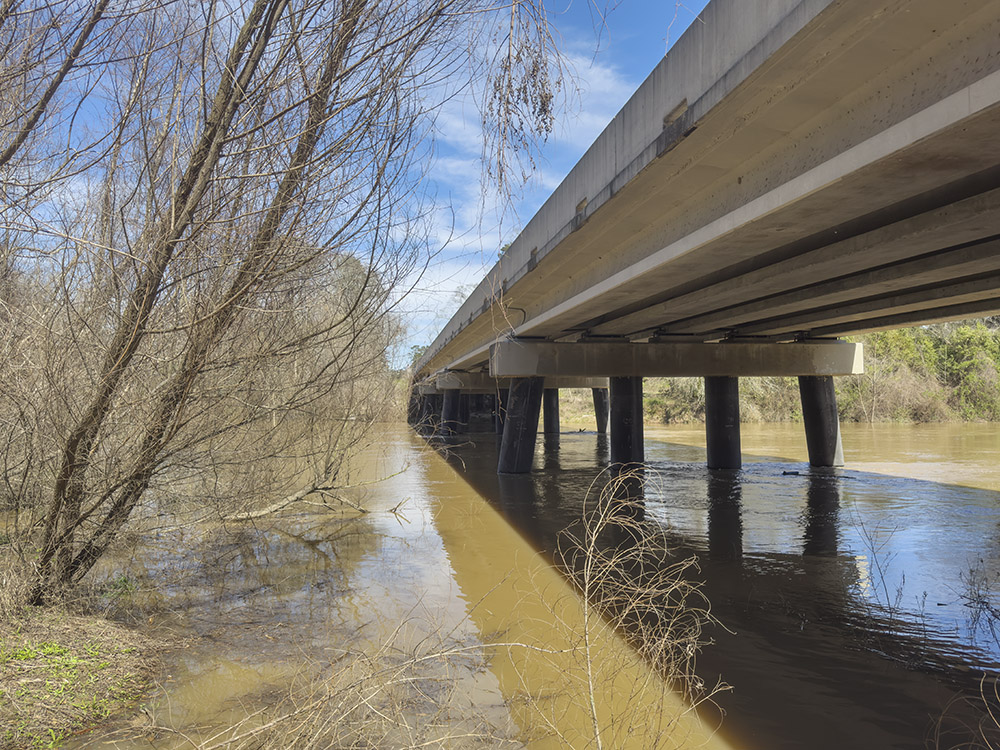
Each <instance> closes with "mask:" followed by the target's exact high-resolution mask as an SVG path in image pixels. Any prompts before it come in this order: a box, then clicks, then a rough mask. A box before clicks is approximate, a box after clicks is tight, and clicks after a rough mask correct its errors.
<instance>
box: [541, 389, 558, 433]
mask: <svg viewBox="0 0 1000 750" xmlns="http://www.w3.org/2000/svg"><path fill="white" fill-rule="evenodd" d="M542 432H544V433H545V434H546V435H558V434H559V389H558V388H546V389H545V391H544V392H543V394H542Z"/></svg>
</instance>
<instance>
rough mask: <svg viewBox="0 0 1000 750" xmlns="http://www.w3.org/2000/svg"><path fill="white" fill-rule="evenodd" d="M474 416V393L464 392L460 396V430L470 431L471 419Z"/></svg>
mask: <svg viewBox="0 0 1000 750" xmlns="http://www.w3.org/2000/svg"><path fill="white" fill-rule="evenodd" d="M471 417H472V394H471V393H462V394H461V395H460V396H459V397H458V429H457V431H458V432H468V431H469V421H470V419H471Z"/></svg>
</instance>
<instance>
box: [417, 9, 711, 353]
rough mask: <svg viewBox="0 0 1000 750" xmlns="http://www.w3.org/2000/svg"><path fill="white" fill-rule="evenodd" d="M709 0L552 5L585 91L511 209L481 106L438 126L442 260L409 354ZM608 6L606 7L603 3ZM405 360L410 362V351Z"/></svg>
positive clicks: (421, 292) (424, 281)
mask: <svg viewBox="0 0 1000 750" xmlns="http://www.w3.org/2000/svg"><path fill="white" fill-rule="evenodd" d="M707 2H708V0H659V2H656V1H655V0H622V2H621V4H619V5H617V6H611V7H610V9H609V10H607V11H606V12H605V13H604V23H603V24H602V22H601V17H600V15H599V13H598V11H597V9H596V7H595V5H594V4H593V3H592V2H590V0H556V1H555V2H551V3H547V6H546V7H547V8H548V11H549V14H550V17H551V19H552V21H553V23H554V25H555V27H556V29H557V31H558V34H559V37H560V40H559V41H560V45H561V48H562V50H563V51H564V53H565V54H566V55H567V56H568V58H569V61H570V63H571V67H572V70H573V72H574V80H573V84H574V86H575V88H576V89H577V90H578V93H577V94H575V95H573V96H571V97H569V99H568V101H567V107H566V111H564V112H563V113H562V114H561V116H560V118H559V120H558V122H557V124H556V128H555V130H554V132H553V133H552V135H551V136H550V137H549V138H548V140H547V141H546V142H545V143H544V144H543V145H542V148H541V155H542V158H541V159H540V160H538V161H537V164H536V166H537V169H536V171H535V173H534V175H533V176H532V179H531V180H530V181H529V183H528V184H527V185H526V186H525V187H524V189H523V192H522V194H521V195H520V196H519V197H518V199H517V200H516V201H515V203H514V206H513V208H512V209H506V210H501V209H500V207H498V206H496V205H491V200H490V198H489V197H488V196H489V191H488V190H487V192H486V195H487V197H486V198H485V199H484V193H483V189H482V186H481V175H482V163H481V155H482V140H481V139H482V135H481V132H480V125H479V122H480V118H479V115H478V113H477V112H475V111H474V108H472V107H468V106H467V105H466V106H463V105H462V103H460V102H457V103H456V104H455V106H454V107H452V108H451V109H449V110H447V111H445V112H444V113H442V116H441V117H440V118H439V120H438V129H437V133H436V138H437V143H436V144H435V153H436V159H435V163H434V165H433V167H432V169H431V171H430V174H429V178H430V185H429V187H430V189H431V190H432V192H433V193H434V194H435V195H436V196H437V202H438V210H437V211H436V213H435V219H434V222H433V225H434V230H433V231H434V236H433V238H432V245H435V247H434V248H432V249H435V250H436V251H437V254H436V255H435V257H434V258H433V260H432V261H431V265H430V266H429V268H428V269H427V271H426V272H425V273H424V275H423V277H422V278H421V279H420V281H419V283H418V285H417V288H416V290H415V291H414V292H413V293H411V294H410V295H409V297H408V298H407V299H406V300H404V301H403V303H402V305H401V306H400V310H401V312H402V313H403V314H404V315H405V317H406V322H407V326H408V335H407V341H406V345H405V348H406V349H409V347H410V346H414V345H423V344H429V343H430V342H431V341H432V340H433V339H434V337H435V336H436V335H437V332H438V331H439V330H440V329H441V327H442V326H443V325H444V324H445V323H446V322H447V321H448V319H449V318H450V317H451V316H452V314H453V313H454V312H455V310H457V309H458V307H459V305H460V304H461V302H462V301H463V300H464V298H465V296H466V295H467V294H468V292H469V291H471V289H472V288H473V287H474V286H475V284H477V283H478V282H479V280H480V279H481V278H482V277H483V275H484V273H485V272H486V270H487V269H489V268H490V267H492V265H493V264H494V262H495V261H496V258H497V249H498V248H499V247H501V246H502V245H503V244H504V243H507V242H510V241H511V240H512V239H514V238H515V237H516V236H517V234H518V231H519V229H520V227H521V226H522V225H523V224H525V223H527V221H528V220H529V219H530V218H531V217H532V216H533V215H534V213H535V211H537V209H538V208H539V206H541V205H542V203H543V202H544V201H545V199H546V198H548V196H549V195H550V194H551V193H552V191H553V190H555V188H556V187H557V186H558V185H559V183H560V182H561V181H562V179H563V177H564V176H565V175H566V174H567V173H568V172H569V170H570V169H571V168H572V167H573V165H574V164H576V162H577V161H578V160H579V159H580V157H581V156H582V155H583V153H584V152H585V151H586V150H587V148H588V147H589V146H590V144H591V143H593V141H594V139H595V138H597V136H598V135H599V134H600V133H601V131H602V130H603V129H604V128H605V126H606V125H607V124H608V122H610V121H611V119H612V118H613V117H614V116H615V114H617V112H618V110H619V109H621V107H622V105H623V104H625V102H626V101H627V100H628V98H629V97H630V96H631V95H632V93H633V92H634V91H635V90H636V89H637V88H638V86H639V84H640V83H642V81H643V80H644V79H645V78H646V76H647V75H649V73H650V72H651V71H652V70H653V68H654V67H655V66H656V64H657V63H658V62H659V61H660V60H661V59H662V58H663V55H664V54H665V53H666V50H667V49H668V47H669V46H670V45H671V44H673V43H674V42H676V41H677V39H678V38H679V37H680V35H681V34H682V33H683V32H684V30H685V29H686V28H687V27H688V26H689V25H691V24H692V23H700V21H699V20H698V14H699V13H700V12H701V11H702V10H703V8H704V7H705V5H706V4H707ZM601 7H602V10H603V6H601ZM402 355H403V358H404V359H406V360H408V357H407V356H406V354H405V352H404V353H402Z"/></svg>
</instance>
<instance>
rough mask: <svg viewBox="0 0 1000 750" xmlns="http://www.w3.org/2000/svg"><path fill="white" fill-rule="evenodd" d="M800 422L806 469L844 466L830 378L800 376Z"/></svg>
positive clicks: (834, 397)
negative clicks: (804, 432) (802, 429)
mask: <svg viewBox="0 0 1000 750" xmlns="http://www.w3.org/2000/svg"><path fill="white" fill-rule="evenodd" d="M799 397H800V398H801V399H802V421H803V422H804V423H805V428H806V447H807V448H808V450H809V465H810V466H817V467H830V466H843V465H844V448H843V445H842V444H841V441H840V419H839V417H838V416H837V393H836V391H835V390H834V386H833V377H831V376H829V375H801V376H799Z"/></svg>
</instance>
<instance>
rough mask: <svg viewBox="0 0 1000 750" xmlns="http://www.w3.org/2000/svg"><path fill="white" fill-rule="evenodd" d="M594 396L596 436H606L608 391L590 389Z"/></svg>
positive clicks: (604, 389) (605, 389)
mask: <svg viewBox="0 0 1000 750" xmlns="http://www.w3.org/2000/svg"><path fill="white" fill-rule="evenodd" d="M590 390H591V391H592V392H593V394H594V416H595V417H596V418H597V434H598V435H606V434H607V432H608V413H609V407H608V389H607V388H591V389H590Z"/></svg>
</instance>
